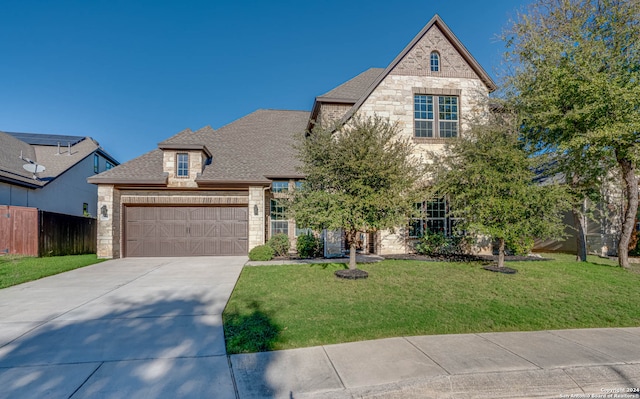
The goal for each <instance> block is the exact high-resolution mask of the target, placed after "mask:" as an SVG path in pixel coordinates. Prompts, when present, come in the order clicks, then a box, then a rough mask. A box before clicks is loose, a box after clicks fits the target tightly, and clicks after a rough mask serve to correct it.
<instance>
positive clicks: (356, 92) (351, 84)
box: [317, 68, 384, 103]
mask: <svg viewBox="0 0 640 399" xmlns="http://www.w3.org/2000/svg"><path fill="white" fill-rule="evenodd" d="M383 71H384V69H383V68H370V69H367V70H366V71H364V72H362V73H361V74H360V75H358V76H356V77H354V78H353V79H350V80H348V81H346V82H345V83H343V84H341V85H340V86H338V87H336V88H335V89H333V90H330V91H328V92H327V93H325V94H323V95H321V96H319V97H317V101H321V102H325V101H326V102H331V101H332V100H333V101H335V100H343V101H348V102H352V103H355V102H356V101H358V100H359V99H360V97H362V96H363V95H364V94H365V93H366V92H367V88H369V86H371V84H372V83H373V82H375V80H376V78H377V77H378V76H380V74H381V73H382V72H383Z"/></svg>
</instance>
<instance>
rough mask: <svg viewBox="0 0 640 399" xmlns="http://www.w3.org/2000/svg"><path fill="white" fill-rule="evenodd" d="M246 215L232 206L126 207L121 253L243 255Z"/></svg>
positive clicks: (242, 210)
mask: <svg viewBox="0 0 640 399" xmlns="http://www.w3.org/2000/svg"><path fill="white" fill-rule="evenodd" d="M248 215H249V213H248V210H247V208H235V207H178V206H161V207H135V206H133V207H127V208H126V211H125V240H126V241H125V245H126V247H125V254H126V256H200V255H246V254H247V249H248V245H247V243H248V222H247V218H248ZM243 218H244V219H243Z"/></svg>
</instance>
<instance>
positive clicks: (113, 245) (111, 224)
mask: <svg viewBox="0 0 640 399" xmlns="http://www.w3.org/2000/svg"><path fill="white" fill-rule="evenodd" d="M97 216H98V258H109V259H110V258H119V257H120V237H121V232H120V190H118V189H116V188H115V187H114V186H113V185H111V184H100V185H98V215H97Z"/></svg>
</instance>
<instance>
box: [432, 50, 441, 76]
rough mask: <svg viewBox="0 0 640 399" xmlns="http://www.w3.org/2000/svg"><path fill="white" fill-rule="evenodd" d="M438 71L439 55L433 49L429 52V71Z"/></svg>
mask: <svg viewBox="0 0 640 399" xmlns="http://www.w3.org/2000/svg"><path fill="white" fill-rule="evenodd" d="M438 71H440V55H439V54H438V53H437V52H435V51H433V52H432V53H431V72H438Z"/></svg>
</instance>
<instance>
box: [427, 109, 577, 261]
mask: <svg viewBox="0 0 640 399" xmlns="http://www.w3.org/2000/svg"><path fill="white" fill-rule="evenodd" d="M535 166H536V165H535V163H534V159H533V158H531V157H528V156H527V153H526V152H525V151H524V149H523V146H522V143H521V142H519V140H518V128H517V125H516V124H515V117H512V116H510V114H507V113H504V112H500V113H496V114H492V115H490V116H488V117H487V120H486V121H485V122H484V123H482V124H474V125H472V126H471V127H470V129H469V130H468V131H467V132H465V135H464V136H463V137H461V138H459V139H457V140H455V141H452V142H451V143H449V144H447V145H446V146H445V150H444V152H443V153H441V154H434V162H433V163H432V165H431V166H430V172H431V175H432V177H433V181H434V186H433V189H434V191H435V192H438V193H440V194H446V195H448V198H449V202H450V204H451V210H450V215H451V216H453V217H459V218H462V219H463V221H462V222H461V227H462V228H464V229H466V230H467V231H469V232H470V233H473V234H478V235H487V236H490V237H492V238H493V239H495V240H497V241H498V243H499V255H498V266H499V267H504V254H505V247H506V246H511V247H523V246H526V244H527V243H528V242H531V241H532V240H533V238H551V237H560V236H561V235H562V232H563V228H564V226H563V224H562V211H563V210H564V209H566V206H567V201H566V199H565V198H566V193H565V191H564V190H563V189H562V187H560V186H559V185H557V184H553V182H549V181H548V182H542V183H540V182H535V181H534V179H535V177H536V174H535V172H534V169H535Z"/></svg>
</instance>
